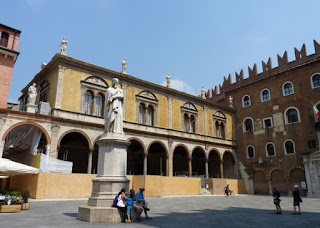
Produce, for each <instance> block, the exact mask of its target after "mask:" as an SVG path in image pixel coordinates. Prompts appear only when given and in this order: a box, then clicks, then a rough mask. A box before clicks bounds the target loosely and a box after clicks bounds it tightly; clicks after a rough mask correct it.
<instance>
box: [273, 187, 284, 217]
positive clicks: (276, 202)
mask: <svg viewBox="0 0 320 228" xmlns="http://www.w3.org/2000/svg"><path fill="white" fill-rule="evenodd" d="M272 195H273V203H274V205H276V209H277V211H276V213H275V214H282V212H281V207H280V201H281V199H280V192H279V191H278V189H277V188H276V187H273V194H272Z"/></svg>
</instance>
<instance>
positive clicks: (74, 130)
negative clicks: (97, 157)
mask: <svg viewBox="0 0 320 228" xmlns="http://www.w3.org/2000/svg"><path fill="white" fill-rule="evenodd" d="M72 132H76V133H79V134H80V135H82V136H83V137H85V138H86V140H87V141H88V143H89V148H90V149H93V145H92V143H91V140H90V138H89V136H88V135H87V134H86V133H85V132H83V131H81V130H78V129H71V130H68V131H66V132H64V133H63V134H62V135H61V136H60V137H59V140H58V143H57V145H58V147H59V146H60V143H61V140H62V138H63V137H64V136H66V135H67V134H69V133H72ZM98 138H100V137H98ZM98 138H97V139H98ZM97 139H96V140H97Z"/></svg>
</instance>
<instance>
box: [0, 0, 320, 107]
mask: <svg viewBox="0 0 320 228" xmlns="http://www.w3.org/2000/svg"><path fill="white" fill-rule="evenodd" d="M319 10H320V1H317V0H305V1H295V0H290V1H289V0H281V1H279V0H277V1H275V0H268V1H255V0H243V1H238V0H234V1H215V0H207V1H206V0H192V1H191V0H161V1H160V0H159V1H152V0H10V1H5V0H3V1H2V2H1V14H0V23H2V24H5V25H8V26H11V27H14V28H17V29H19V30H21V31H22V33H21V38H20V43H19V47H18V51H20V53H21V54H20V56H19V58H18V60H17V62H16V65H15V69H14V73H13V78H12V86H11V90H10V95H9V101H17V99H18V97H19V96H20V95H21V93H20V91H21V89H22V88H23V87H24V86H25V85H26V84H27V83H28V82H29V81H30V80H31V79H32V78H33V77H34V75H35V74H37V73H38V72H39V71H40V65H41V63H42V62H45V63H47V62H49V61H50V59H51V58H52V57H53V56H54V55H55V54H56V53H57V52H59V51H60V40H61V38H62V37H67V40H68V45H67V54H68V55H69V56H71V57H74V58H77V59H80V60H83V61H86V62H89V63H93V64H95V65H100V66H103V67H106V68H109V69H112V70H117V71H120V70H121V61H122V59H123V58H124V57H126V58H127V73H128V74H130V75H133V76H135V77H138V78H141V79H145V80H148V81H151V82H154V83H157V84H162V83H164V81H165V78H166V75H167V73H170V75H171V79H172V84H173V85H174V86H175V88H177V89H179V90H184V91H185V92H188V93H191V94H199V93H200V91H201V87H202V86H204V87H205V88H206V89H210V88H212V87H214V86H215V85H218V84H220V83H222V82H223V77H224V76H227V75H228V74H232V76H233V79H232V80H233V81H234V72H235V71H237V72H239V71H240V70H241V69H242V68H243V69H244V71H245V76H246V75H247V74H248V73H247V67H248V66H251V67H252V66H253V64H254V63H257V65H258V71H259V72H260V71H261V61H262V60H264V61H267V60H268V58H269V57H271V58H272V60H273V66H277V58H276V56H277V54H280V55H282V54H283V53H284V51H285V50H288V52H289V53H288V54H289V60H293V56H294V51H293V48H294V47H297V48H298V49H300V48H301V46H302V44H303V43H305V44H306V46H307V54H312V53H313V52H314V48H313V39H315V40H317V41H318V42H319V43H320V20H319V16H318V15H319Z"/></svg>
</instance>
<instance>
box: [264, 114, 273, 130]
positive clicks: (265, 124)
mask: <svg viewBox="0 0 320 228" xmlns="http://www.w3.org/2000/svg"><path fill="white" fill-rule="evenodd" d="M269 119H270V122H271V126H270V127H266V124H265V122H264V121H265V120H269ZM262 121H263V129H266V128H273V121H272V117H267V118H264V119H262Z"/></svg>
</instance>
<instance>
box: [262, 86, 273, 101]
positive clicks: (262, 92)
mask: <svg viewBox="0 0 320 228" xmlns="http://www.w3.org/2000/svg"><path fill="white" fill-rule="evenodd" d="M265 90H267V91H268V92H269V100H265V101H264V100H263V95H262V93H263V91H265ZM260 99H261V102H267V101H270V100H271V93H270V90H269V89H267V88H264V89H263V90H261V92H260Z"/></svg>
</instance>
